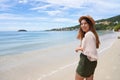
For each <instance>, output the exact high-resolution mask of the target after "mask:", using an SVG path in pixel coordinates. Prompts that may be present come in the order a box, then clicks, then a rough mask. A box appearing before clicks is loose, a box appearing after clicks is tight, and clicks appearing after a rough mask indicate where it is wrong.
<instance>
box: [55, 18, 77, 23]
mask: <svg viewBox="0 0 120 80" xmlns="http://www.w3.org/2000/svg"><path fill="white" fill-rule="evenodd" d="M53 21H54V22H67V23H76V22H77V20H74V19H69V18H55V19H53Z"/></svg>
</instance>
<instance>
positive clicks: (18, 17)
mask: <svg viewBox="0 0 120 80" xmlns="http://www.w3.org/2000/svg"><path fill="white" fill-rule="evenodd" d="M47 19H48V18H46V17H25V16H21V15H15V14H8V13H4V14H0V20H33V21H34V20H47Z"/></svg>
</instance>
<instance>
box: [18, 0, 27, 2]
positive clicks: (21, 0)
mask: <svg viewBox="0 0 120 80" xmlns="http://www.w3.org/2000/svg"><path fill="white" fill-rule="evenodd" d="M18 3H28V0H19V1H18Z"/></svg>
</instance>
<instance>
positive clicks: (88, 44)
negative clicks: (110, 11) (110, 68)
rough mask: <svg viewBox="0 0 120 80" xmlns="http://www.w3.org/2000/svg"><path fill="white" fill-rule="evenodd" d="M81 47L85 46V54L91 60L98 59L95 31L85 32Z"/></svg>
mask: <svg viewBox="0 0 120 80" xmlns="http://www.w3.org/2000/svg"><path fill="white" fill-rule="evenodd" d="M81 47H82V48H83V54H84V55H86V56H87V58H88V59H89V60H90V61H96V60H97V59H98V55H97V49H96V37H95V35H94V34H93V32H91V31H88V32H87V33H85V37H84V38H83V40H82V44H81Z"/></svg>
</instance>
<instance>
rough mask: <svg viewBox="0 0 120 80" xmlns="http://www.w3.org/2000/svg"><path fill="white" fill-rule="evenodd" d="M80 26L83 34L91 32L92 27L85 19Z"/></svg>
mask: <svg viewBox="0 0 120 80" xmlns="http://www.w3.org/2000/svg"><path fill="white" fill-rule="evenodd" d="M80 26H81V29H82V31H83V32H88V31H89V27H90V26H89V24H88V23H87V21H86V20H85V19H83V20H81V23H80Z"/></svg>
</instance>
